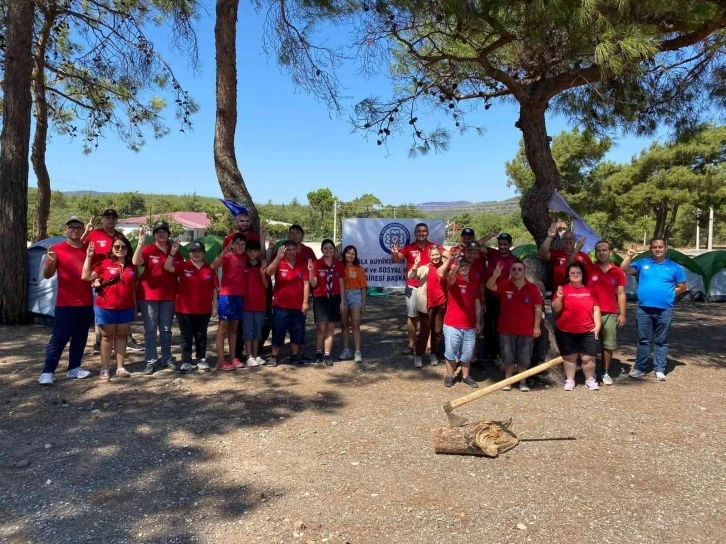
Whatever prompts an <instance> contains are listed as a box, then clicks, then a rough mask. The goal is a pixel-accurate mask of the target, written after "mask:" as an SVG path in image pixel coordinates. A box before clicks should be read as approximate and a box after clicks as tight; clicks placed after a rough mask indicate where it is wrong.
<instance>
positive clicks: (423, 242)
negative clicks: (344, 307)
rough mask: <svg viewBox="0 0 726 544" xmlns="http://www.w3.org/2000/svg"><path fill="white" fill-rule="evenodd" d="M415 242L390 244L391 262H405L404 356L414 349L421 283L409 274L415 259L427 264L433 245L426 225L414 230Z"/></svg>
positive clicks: (420, 225) (423, 224)
mask: <svg viewBox="0 0 726 544" xmlns="http://www.w3.org/2000/svg"><path fill="white" fill-rule="evenodd" d="M414 234H415V235H416V241H415V242H411V243H410V244H406V245H405V246H403V247H400V245H399V244H397V243H394V244H391V260H392V261H393V262H394V263H400V262H401V261H403V260H405V261H406V291H405V293H406V316H407V318H408V319H407V321H406V328H407V329H408V347H407V348H406V349H405V350H403V353H404V355H413V354H414V352H415V349H416V325H417V324H418V310H417V309H416V298H417V296H418V287H419V284H420V283H421V281H420V280H419V279H418V276H416V277H413V278H412V277H411V276H410V274H409V272H411V268H413V265H414V263H415V262H416V259H417V258H418V259H419V266H427V265H428V264H429V250H430V248H431V246H433V245H435V244H432V243H431V242H429V227H428V225H426V223H419V224H418V225H416V227H415V228H414Z"/></svg>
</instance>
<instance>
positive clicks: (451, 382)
mask: <svg viewBox="0 0 726 544" xmlns="http://www.w3.org/2000/svg"><path fill="white" fill-rule="evenodd" d="M453 386H454V377H453V376H450V375H447V376H446V377H445V378H444V387H453Z"/></svg>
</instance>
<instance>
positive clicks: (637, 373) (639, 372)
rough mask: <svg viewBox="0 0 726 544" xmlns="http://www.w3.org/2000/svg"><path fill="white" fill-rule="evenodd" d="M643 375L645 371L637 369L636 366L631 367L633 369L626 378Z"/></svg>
mask: <svg viewBox="0 0 726 544" xmlns="http://www.w3.org/2000/svg"><path fill="white" fill-rule="evenodd" d="M643 376H645V372H643V371H642V370H638V369H637V368H635V367H633V369H632V370H631V371H630V374H628V378H642V377H643Z"/></svg>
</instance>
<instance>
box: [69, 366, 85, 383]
mask: <svg viewBox="0 0 726 544" xmlns="http://www.w3.org/2000/svg"><path fill="white" fill-rule="evenodd" d="M90 375H91V373H90V372H89V371H88V370H85V369H83V368H81V367H80V366H79V367H77V368H74V369H72V370H69V371H68V374H66V376H68V377H69V378H77V379H79V380H82V379H83V378H88V376H90Z"/></svg>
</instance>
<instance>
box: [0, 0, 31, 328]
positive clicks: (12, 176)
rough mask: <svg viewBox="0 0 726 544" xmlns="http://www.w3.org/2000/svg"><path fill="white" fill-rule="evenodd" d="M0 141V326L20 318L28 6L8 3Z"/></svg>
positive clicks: (25, 1)
mask: <svg viewBox="0 0 726 544" xmlns="http://www.w3.org/2000/svg"><path fill="white" fill-rule="evenodd" d="M5 22H6V28H5V32H6V36H5V81H4V83H3V93H4V96H3V128H2V134H1V135H0V255H2V266H0V324H3V325H17V324H20V323H22V322H23V321H24V319H25V316H26V310H25V304H26V299H27V242H26V241H27V239H28V170H29V164H28V154H29V152H30V109H31V104H32V99H31V91H30V83H31V75H32V74H31V70H32V64H31V63H32V46H33V3H32V2H31V1H30V0H14V1H12V2H9V3H8V8H7V18H6V20H5Z"/></svg>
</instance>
